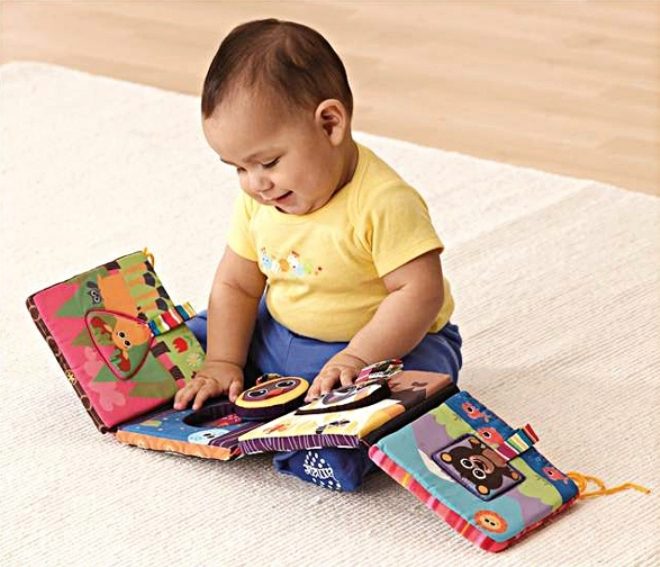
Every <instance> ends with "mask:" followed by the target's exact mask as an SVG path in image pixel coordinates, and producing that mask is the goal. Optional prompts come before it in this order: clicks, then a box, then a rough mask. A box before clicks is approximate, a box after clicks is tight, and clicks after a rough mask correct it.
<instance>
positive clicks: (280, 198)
mask: <svg viewBox="0 0 660 567" xmlns="http://www.w3.org/2000/svg"><path fill="white" fill-rule="evenodd" d="M291 193H293V191H287V192H286V193H284V195H280V196H279V197H278V198H277V199H275V202H276V203H279V202H281V201H284V199H286V198H287V197H288V196H289V195H291Z"/></svg>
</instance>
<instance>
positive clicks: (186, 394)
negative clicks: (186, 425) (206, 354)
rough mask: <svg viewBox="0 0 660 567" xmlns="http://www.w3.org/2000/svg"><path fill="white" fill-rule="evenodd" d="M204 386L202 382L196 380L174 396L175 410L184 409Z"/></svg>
mask: <svg viewBox="0 0 660 567" xmlns="http://www.w3.org/2000/svg"><path fill="white" fill-rule="evenodd" d="M202 385H203V382H202V380H201V379H199V378H196V379H194V380H192V381H191V382H190V383H188V384H187V385H186V386H185V387H184V388H182V389H181V390H179V391H178V392H177V393H176V396H174V409H184V408H185V407H186V406H187V405H188V402H189V401H190V400H191V399H192V398H193V397H194V395H195V393H196V392H197V391H198V390H199V389H200V388H201V387H202Z"/></svg>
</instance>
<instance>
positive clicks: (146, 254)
mask: <svg viewBox="0 0 660 567" xmlns="http://www.w3.org/2000/svg"><path fill="white" fill-rule="evenodd" d="M142 253H143V254H144V255H145V256H146V257H147V260H149V263H150V264H151V266H152V267H154V266H155V265H156V261H155V260H154V255H153V254H152V253H151V252H149V249H148V248H146V247H145V249H144V250H142Z"/></svg>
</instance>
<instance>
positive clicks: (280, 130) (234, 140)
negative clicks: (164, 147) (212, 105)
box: [203, 94, 343, 215]
mask: <svg viewBox="0 0 660 567" xmlns="http://www.w3.org/2000/svg"><path fill="white" fill-rule="evenodd" d="M203 129H204V135H205V136H206V139H207V141H208V143H209V145H210V146H211V148H213V150H215V152H216V153H217V154H218V155H219V156H220V159H221V160H222V161H223V162H225V163H227V164H229V165H231V166H233V167H235V168H236V172H237V173H238V178H239V181H240V184H241V188H242V189H243V191H245V192H246V193H248V194H249V195H250V196H251V197H252V198H253V199H255V200H256V201H258V202H259V203H262V204H264V205H270V206H274V207H277V208H278V209H279V210H280V211H282V212H284V213H289V214H294V215H305V214H308V213H311V212H312V211H315V210H317V209H320V208H321V207H322V206H323V205H325V204H326V203H327V202H328V201H329V200H330V198H331V197H332V195H333V193H334V192H335V190H336V189H338V188H339V187H338V183H339V182H340V179H341V176H342V167H343V165H342V162H341V153H340V152H339V151H337V148H336V146H335V145H333V143H331V141H330V140H329V138H328V136H327V135H326V133H325V131H324V129H323V128H322V127H321V125H320V124H317V122H316V121H315V117H314V113H313V112H312V111H308V112H306V113H305V112H304V111H301V112H300V116H299V117H295V118H294V117H291V116H285V115H282V114H281V113H278V112H276V111H273V110H272V109H271V108H269V106H268V105H266V104H263V103H259V102H258V101H255V100H254V99H253V98H251V97H250V95H249V94H248V95H245V96H243V95H239V96H235V97H231V98H229V99H228V100H227V101H226V102H224V101H223V103H222V104H220V105H219V106H218V108H216V110H215V112H214V113H213V115H212V116H211V117H210V118H208V119H206V120H204V122H203Z"/></svg>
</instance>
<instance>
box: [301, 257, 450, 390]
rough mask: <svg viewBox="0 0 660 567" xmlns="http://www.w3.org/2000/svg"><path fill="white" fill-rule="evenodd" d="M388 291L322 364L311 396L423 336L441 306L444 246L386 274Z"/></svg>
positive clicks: (397, 355) (405, 350)
mask: <svg viewBox="0 0 660 567" xmlns="http://www.w3.org/2000/svg"><path fill="white" fill-rule="evenodd" d="M383 283H384V284H385V287H386V288H387V291H388V296H387V297H386V298H385V299H384V300H383V302H382V303H381V304H380V306H379V307H378V309H377V310H376V313H375V314H374V316H373V317H372V318H371V320H370V321H369V323H367V324H366V325H365V326H364V327H362V329H360V331H358V333H357V334H356V335H355V336H354V337H353V339H352V340H351V342H350V343H349V344H348V346H347V347H346V348H345V349H344V350H342V351H341V352H339V353H337V354H336V355H335V356H333V357H332V358H331V359H330V360H329V361H328V362H327V363H326V364H325V366H324V367H323V368H322V369H321V372H320V373H319V374H318V376H317V377H316V378H315V379H314V382H313V384H312V386H311V387H310V389H309V391H308V393H307V398H306V399H307V400H311V399H312V398H314V397H316V396H318V395H321V394H324V393H327V392H329V391H330V390H331V389H332V388H334V387H335V386H336V384H337V382H338V381H340V382H341V384H342V385H348V384H351V383H352V382H353V379H354V378H355V377H356V376H357V375H358V373H359V372H360V370H361V369H362V368H364V367H365V366H367V365H369V364H373V363H374V362H378V361H380V360H385V359H389V358H403V357H404V356H405V355H406V354H408V353H409V352H410V351H411V350H413V349H414V348H415V347H416V346H417V345H418V344H419V343H420V342H421V341H422V339H423V338H424V336H425V335H426V333H427V332H428V330H429V329H430V328H431V325H432V323H433V321H434V320H435V318H436V317H437V315H438V312H439V311H440V308H441V307H442V303H443V301H444V281H443V277H442V264H441V262H440V255H439V250H432V251H430V252H427V253H426V254H423V255H421V256H419V257H417V258H415V259H414V260H411V261H410V262H408V263H406V264H404V265H403V266H401V267H400V268H397V269H396V270H393V271H392V272H390V273H389V274H386V275H385V276H384V277H383Z"/></svg>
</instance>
